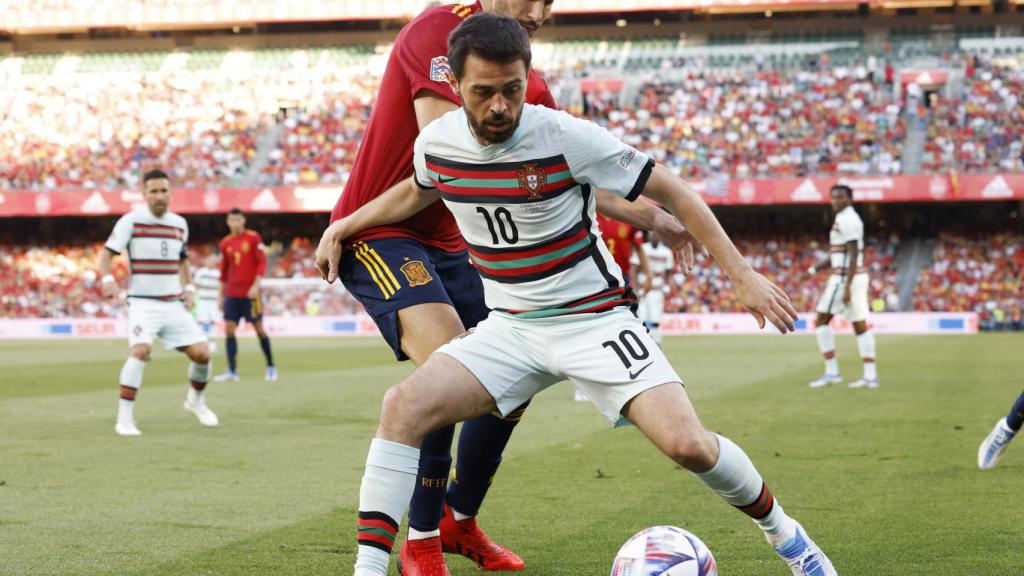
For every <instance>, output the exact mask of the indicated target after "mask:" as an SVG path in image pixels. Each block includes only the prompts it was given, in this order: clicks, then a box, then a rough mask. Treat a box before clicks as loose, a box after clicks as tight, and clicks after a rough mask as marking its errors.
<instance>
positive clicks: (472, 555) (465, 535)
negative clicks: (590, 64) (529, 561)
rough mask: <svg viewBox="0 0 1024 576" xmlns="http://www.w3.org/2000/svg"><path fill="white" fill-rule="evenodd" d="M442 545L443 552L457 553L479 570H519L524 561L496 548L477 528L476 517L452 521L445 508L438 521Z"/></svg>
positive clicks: (448, 511)
mask: <svg viewBox="0 0 1024 576" xmlns="http://www.w3.org/2000/svg"><path fill="white" fill-rule="evenodd" d="M441 546H442V547H443V548H444V551H445V552H449V553H452V554H460V555H462V556H465V557H466V558H469V559H470V560H472V561H473V562H476V564H477V566H479V567H480V569H481V570H522V569H523V568H526V564H525V563H524V562H523V559H522V558H520V557H519V556H518V555H517V554H516V553H515V552H513V551H511V550H509V549H508V548H505V547H502V546H499V545H497V544H495V543H494V542H491V539H490V538H488V537H487V534H484V531H483V530H481V529H480V527H479V526H477V525H476V518H466V519H465V520H455V516H452V511H451V509H450V508H448V505H447V504H445V505H444V518H442V519H441Z"/></svg>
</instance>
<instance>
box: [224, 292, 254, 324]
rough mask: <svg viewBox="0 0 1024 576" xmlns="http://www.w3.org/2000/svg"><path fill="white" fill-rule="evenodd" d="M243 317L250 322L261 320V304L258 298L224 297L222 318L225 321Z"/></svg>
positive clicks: (237, 319) (235, 321)
mask: <svg viewBox="0 0 1024 576" xmlns="http://www.w3.org/2000/svg"><path fill="white" fill-rule="evenodd" d="M242 318H245V321H246V322H248V323H250V324H255V323H257V322H262V321H263V304H262V303H261V302H260V300H259V298H256V299H249V298H232V297H231V296H225V297H224V320H225V321H227V322H234V323H235V324H238V322H239V321H240V320H241V319H242Z"/></svg>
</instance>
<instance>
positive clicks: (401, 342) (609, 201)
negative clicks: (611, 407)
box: [317, 0, 686, 576]
mask: <svg viewBox="0 0 1024 576" xmlns="http://www.w3.org/2000/svg"><path fill="white" fill-rule="evenodd" d="M552 4H553V1H552V0H547V1H540V0H491V1H484V2H477V3H475V4H472V5H462V4H449V5H444V6H436V7H433V8H429V9H427V10H425V11H424V12H423V13H422V14H420V15H419V16H418V17H416V18H415V19H414V20H413V21H412V22H410V23H409V24H408V25H406V26H405V28H403V29H402V31H401V32H400V33H399V35H398V37H397V39H396V40H395V44H394V47H393V49H392V52H391V56H390V59H389V61H388V65H387V68H386V70H385V72H384V77H383V80H382V83H381V88H380V93H379V94H378V96H377V102H376V104H375V105H374V108H373V112H372V114H371V116H370V120H369V123H368V124H367V127H366V131H365V133H364V136H363V140H362V143H361V145H360V148H359V152H358V154H357V156H356V161H355V165H354V167H353V169H352V172H351V174H350V176H349V179H348V182H347V183H346V185H345V190H344V193H343V194H342V196H341V198H340V199H339V201H338V203H337V205H336V206H335V208H334V211H333V213H332V214H331V221H332V222H334V221H337V220H338V219H339V218H342V217H344V216H347V215H349V214H351V213H352V212H354V211H356V210H357V209H358V208H359V207H361V206H362V205H364V204H366V203H367V202H369V201H371V200H372V199H374V198H376V197H377V196H379V195H380V194H382V193H383V192H384V191H386V190H387V189H388V188H390V187H391V186H393V185H395V184H397V183H398V182H400V181H402V180H404V179H406V178H408V177H409V176H410V175H411V174H412V170H413V168H412V157H413V143H414V142H415V139H416V136H417V135H418V134H419V131H420V129H421V128H423V127H425V126H426V125H427V124H429V123H430V122H432V121H433V120H434V119H436V118H439V117H440V116H442V115H443V114H445V113H446V112H449V111H451V110H455V109H456V108H458V107H459V106H460V104H461V100H460V98H459V96H458V94H457V93H456V91H455V88H454V86H453V81H454V75H453V74H452V71H451V68H450V67H449V65H448V59H447V50H448V45H447V43H448V34H449V33H450V32H451V31H452V30H454V29H455V27H456V26H458V25H459V23H461V22H462V21H463V20H464V19H465V18H468V17H470V16H472V15H473V14H475V13H478V12H481V11H488V12H496V13H500V14H503V15H506V16H510V17H512V18H515V19H516V20H517V21H518V22H519V23H520V24H521V25H522V26H523V28H524V29H525V30H526V31H527V33H528V34H530V35H532V34H533V33H534V32H536V30H537V29H539V28H540V27H541V25H542V24H543V23H544V20H545V19H547V17H548V15H549V13H550V11H551V5H552ZM526 101H527V102H529V103H531V104H540V105H544V106H548V107H552V108H553V107H555V101H554V98H553V97H552V95H551V93H550V92H549V91H548V88H547V85H546V84H545V82H544V81H543V80H542V79H541V78H540V76H538V75H537V74H536V73H535V72H534V71H532V70H531V71H530V75H529V79H528V85H527V91H526ZM598 201H599V204H600V208H601V210H602V211H604V212H606V213H608V214H609V215H611V216H613V217H615V218H617V219H620V220H625V221H628V222H630V223H632V224H635V225H637V226H641V227H644V228H645V229H650V228H657V229H658V230H659V231H663V233H664V234H665V235H666V237H668V238H676V239H680V238H683V237H684V236H686V235H685V233H684V232H683V230H682V227H681V225H680V224H679V223H678V222H677V221H676V220H675V219H674V218H671V217H670V216H668V217H666V216H667V215H666V214H665V213H664V212H662V211H660V210H657V209H655V208H654V207H652V206H649V205H643V206H639V205H637V204H640V203H636V204H634V203H630V202H626V201H624V200H621V199H620V198H617V197H615V196H614V195H613V194H611V193H602V192H600V191H599V192H598ZM333 232H334V228H332V227H329V228H328V229H327V230H326V231H325V232H324V236H323V238H322V239H321V242H320V248H319V249H318V251H317V264H318V266H319V267H320V268H321V270H323V271H324V274H325V278H326V271H327V262H328V261H329V260H330V259H332V258H334V259H337V258H338V257H339V256H338V254H339V253H340V254H341V256H340V262H339V275H338V277H339V278H341V281H342V283H343V284H344V285H345V287H346V288H347V289H348V290H349V292H351V293H352V295H353V296H355V297H356V298H357V299H358V300H359V301H360V302H361V303H362V304H363V306H364V307H365V309H366V311H367V313H368V314H370V316H372V317H373V319H374V321H375V322H376V323H377V326H378V327H379V328H380V331H381V334H382V335H383V336H384V339H385V340H387V342H388V344H389V345H390V346H391V347H392V349H393V350H394V351H395V356H396V357H397V358H398V359H399V360H406V359H411V360H412V361H413V362H414V363H416V365H421V364H422V363H423V362H425V361H426V360H427V358H428V357H429V356H430V354H431V353H433V352H434V350H436V349H437V348H438V347H439V346H441V345H442V344H444V343H445V342H447V341H448V340H450V339H451V338H453V337H455V336H457V335H459V334H461V333H462V332H463V331H465V329H466V328H470V327H473V326H475V325H476V324H477V322H478V321H480V320H483V319H484V318H486V316H487V313H488V309H487V307H486V306H485V304H484V295H483V285H482V284H481V281H480V278H479V275H478V274H477V273H476V271H475V270H474V269H473V268H472V267H471V265H470V264H469V256H468V253H467V252H466V244H465V242H464V241H463V239H462V236H461V234H460V232H459V230H458V228H457V226H456V225H455V220H454V219H453V218H452V215H451V213H450V212H448V209H447V208H445V207H444V205H443V204H442V203H441V202H437V203H436V204H434V205H433V206H431V207H429V208H427V209H426V210H424V211H422V212H420V213H419V214H417V215H416V216H414V217H412V218H409V219H408V220H405V221H403V222H400V223H398V224H394V225H389V226H380V227H376V228H371V229H369V230H366V231H364V232H362V233H360V234H357V235H355V236H353V237H351V238H348V239H346V240H345V245H344V250H342V249H341V245H340V241H339V240H338V239H337V237H336V236H335V235H333ZM523 409H525V405H524V406H523V407H521V408H520V409H519V410H516V411H514V412H513V413H512V414H509V415H508V416H507V417H506V418H500V417H497V416H486V417H482V418H478V419H476V420H471V421H469V422H466V423H464V424H463V428H462V433H461V436H460V439H459V448H458V462H457V466H456V470H455V475H454V476H453V481H452V483H451V485H449V484H448V474H449V471H450V469H451V443H452V438H453V435H454V427H447V428H444V429H442V430H439V431H437V432H435V433H433V434H431V435H430V436H428V437H427V439H426V440H425V442H424V444H423V446H422V451H421V458H420V464H419V471H418V473H419V478H418V481H417V483H416V490H415V492H414V494H413V499H412V503H411V509H410V513H409V537H408V539H407V540H406V542H405V544H403V546H402V548H401V551H400V553H399V570H400V572H401V573H402V574H403V575H405V576H417V575H419V574H421V573H423V574H447V568H446V567H445V566H444V560H443V557H442V554H441V552H442V549H444V550H445V551H449V552H457V553H459V554H462V555H464V556H467V557H469V558H471V559H473V560H474V561H476V562H477V564H478V565H479V566H480V567H481V568H483V569H484V570H520V569H522V568H523V567H524V564H523V561H522V560H521V559H520V558H519V557H518V556H517V555H516V554H515V553H513V552H512V551H510V550H507V549H505V548H503V547H501V546H498V545H496V544H494V543H492V542H491V541H490V539H489V538H488V537H487V536H486V535H485V534H484V533H483V531H481V530H480V529H479V527H478V526H477V525H476V521H475V516H476V514H477V512H478V511H479V508H480V504H481V503H482V501H483V499H484V496H485V494H486V492H487V489H488V488H489V486H490V483H491V479H492V477H493V476H494V474H495V472H496V471H497V469H498V466H499V464H500V462H501V454H502V452H503V451H504V448H505V445H506V443H507V442H508V439H509V436H510V435H511V433H512V429H513V428H514V427H515V425H516V424H517V423H518V421H519V418H520V417H521V416H522V411H523ZM380 522H381V520H380V519H376V518H361V519H360V526H361V530H360V537H359V544H360V550H361V554H363V553H364V552H362V551H363V550H364V549H369V548H376V549H379V550H385V551H387V552H389V553H390V551H391V548H392V546H393V544H394V537H395V535H396V534H397V530H398V527H397V526H381V525H380ZM381 531H384V532H386V533H387V536H384V535H381V534H380V533H381Z"/></svg>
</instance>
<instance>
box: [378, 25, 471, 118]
mask: <svg viewBox="0 0 1024 576" xmlns="http://www.w3.org/2000/svg"><path fill="white" fill-rule="evenodd" d="M439 8H440V7H439ZM461 21H462V18H461V17H460V16H459V15H458V14H455V13H453V12H452V11H450V10H439V9H435V10H434V11H432V12H431V13H430V14H424V15H423V16H422V17H420V18H417V19H415V20H413V21H412V22H410V23H409V25H407V26H406V27H405V29H404V30H402V33H401V34H400V35H399V37H398V38H397V39H396V41H395V46H394V48H393V50H394V52H395V58H396V61H397V62H398V64H399V65H400V66H401V68H402V72H404V73H405V76H406V78H407V79H408V81H409V97H410V98H415V97H416V94H417V93H419V91H420V90H430V91H431V92H433V93H434V94H435V95H437V96H440V97H441V98H444V99H446V100H450V101H452V102H453V103H454V104H456V105H461V104H462V101H461V100H460V99H459V96H458V94H456V93H455V90H453V89H452V87H451V84H449V79H450V78H451V79H454V76H453V75H452V72H451V67H450V66H449V65H448V33H449V32H451V31H452V30H454V29H455V27H456V26H458V24H459V22H461Z"/></svg>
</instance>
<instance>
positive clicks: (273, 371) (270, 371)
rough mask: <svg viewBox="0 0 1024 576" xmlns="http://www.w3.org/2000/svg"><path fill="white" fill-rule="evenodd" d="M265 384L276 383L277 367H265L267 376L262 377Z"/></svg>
mask: <svg viewBox="0 0 1024 576" xmlns="http://www.w3.org/2000/svg"><path fill="white" fill-rule="evenodd" d="M264 380H266V381H267V382H277V367H276V366H267V374H266V376H265V377H264Z"/></svg>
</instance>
